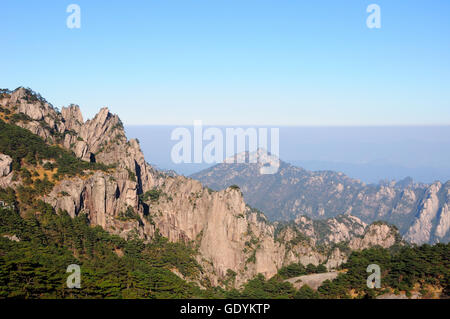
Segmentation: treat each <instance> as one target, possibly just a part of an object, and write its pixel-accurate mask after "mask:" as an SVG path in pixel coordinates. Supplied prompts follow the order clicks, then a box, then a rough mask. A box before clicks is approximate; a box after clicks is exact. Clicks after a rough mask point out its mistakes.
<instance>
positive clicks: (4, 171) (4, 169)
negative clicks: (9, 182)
mask: <svg viewBox="0 0 450 319" xmlns="http://www.w3.org/2000/svg"><path fill="white" fill-rule="evenodd" d="M11 163H12V159H11V157H9V156H8V155H5V154H1V153H0V177H4V176H7V175H9V173H11Z"/></svg>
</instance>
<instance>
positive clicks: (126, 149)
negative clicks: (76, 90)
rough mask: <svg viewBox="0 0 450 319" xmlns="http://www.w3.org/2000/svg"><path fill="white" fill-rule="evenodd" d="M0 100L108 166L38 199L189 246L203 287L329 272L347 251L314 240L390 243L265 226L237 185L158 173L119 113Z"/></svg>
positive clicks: (345, 226) (27, 122)
mask: <svg viewBox="0 0 450 319" xmlns="http://www.w3.org/2000/svg"><path fill="white" fill-rule="evenodd" d="M0 106H1V107H2V108H3V109H7V110H8V114H9V115H8V116H5V114H4V115H3V117H2V118H3V119H5V120H7V121H9V122H10V123H14V124H15V125H18V126H21V127H23V128H25V129H28V130H29V131H31V132H32V133H34V134H37V135H39V136H40V137H42V138H43V139H44V140H45V141H46V142H47V143H49V144H52V145H59V146H62V147H64V148H66V149H68V150H71V151H73V153H74V154H75V155H76V156H77V157H78V158H80V159H82V160H85V161H90V162H97V163H103V164H105V165H110V168H109V169H108V170H106V171H91V172H89V173H88V174H85V175H83V176H75V177H72V178H66V179H64V180H60V181H58V182H57V183H56V185H55V186H54V188H53V189H52V190H51V192H50V193H48V194H46V195H45V196H43V200H44V201H46V202H47V203H49V204H51V205H52V206H53V207H54V208H55V209H56V211H60V210H61V211H67V212H68V213H69V215H70V216H72V217H73V216H77V215H79V214H86V216H87V217H88V219H89V220H90V222H91V223H92V224H93V225H99V226H101V227H103V228H104V229H106V230H108V231H110V232H111V233H114V234H118V235H120V236H122V237H124V238H130V237H133V236H138V237H139V238H142V239H144V240H151V238H153V237H154V236H155V235H156V234H161V235H162V236H164V237H167V238H168V239H169V240H171V241H185V242H188V243H191V244H192V245H194V246H195V247H196V249H197V252H198V255H197V258H198V261H199V263H200V264H201V265H202V267H203V269H204V272H205V276H206V277H207V278H209V280H210V281H211V283H212V284H221V283H222V282H223V281H224V280H225V279H227V278H228V277H229V276H230V273H235V274H236V275H235V276H234V280H235V282H234V285H236V286H239V285H240V284H242V283H243V282H245V281H246V280H248V279H250V278H252V277H253V276H255V275H256V274H258V273H262V274H264V275H265V276H266V277H270V276H272V275H274V274H275V273H276V272H277V270H278V269H279V268H280V267H282V266H284V265H288V264H290V263H293V262H302V263H303V264H305V265H306V264H309V263H312V264H315V265H318V264H322V263H324V264H326V265H327V266H328V267H329V268H333V267H336V266H337V265H339V264H341V263H342V262H343V261H345V259H346V257H347V256H348V254H349V252H350V249H346V247H347V246H348V245H347V246H346V247H344V248H343V247H340V248H338V247H332V246H330V248H329V249H324V248H321V249H318V248H317V247H316V243H319V242H320V243H333V244H337V243H348V242H352V240H356V239H358V240H359V242H355V243H354V244H353V245H354V247H358V248H357V249H361V248H364V247H370V246H372V245H373V244H374V243H375V244H382V245H383V244H385V246H386V247H388V246H390V245H391V243H392V244H393V243H394V242H395V241H393V242H391V241H389V240H390V239H389V240H386V238H384V237H383V238H384V239H383V238H382V236H385V235H386V234H385V232H384V231H382V230H380V231H379V232H376V233H375V235H374V236H375V238H372V237H371V238H366V237H365V236H366V235H367V233H366V230H367V229H370V227H369V228H367V225H366V224H365V223H363V222H361V221H360V220H359V219H357V218H355V217H352V216H345V217H340V218H335V219H331V220H329V221H326V222H325V223H326V225H328V226H327V227H329V230H330V232H331V233H328V234H326V235H324V234H322V233H321V230H320V229H318V228H317V227H320V226H322V224H320V223H319V224H314V223H313V224H312V225H311V223H310V221H308V220H305V223H304V225H303V224H302V222H301V221H299V222H298V223H296V224H292V225H278V224H272V223H270V222H269V221H268V220H267V219H266V217H265V216H264V215H263V214H261V213H260V212H258V211H256V210H254V209H252V208H250V207H249V206H247V205H246V203H245V202H244V198H243V196H242V193H241V191H240V190H239V189H236V188H234V187H230V188H226V189H223V190H221V191H217V192H216V191H211V190H209V189H207V188H204V187H203V186H202V185H201V184H200V182H198V181H195V180H193V179H189V178H186V177H183V176H177V175H174V174H165V173H163V172H159V171H157V170H155V169H154V168H153V167H151V166H150V165H149V164H148V163H147V162H146V161H145V159H144V156H143V154H142V152H141V149H140V147H139V144H138V142H137V141H136V140H127V138H126V136H125V132H124V129H123V125H122V123H121V121H120V119H119V118H118V117H117V116H116V115H113V114H111V113H110V112H109V110H108V109H107V108H103V109H101V110H100V112H99V113H98V114H97V115H96V116H95V117H94V118H93V119H90V120H87V121H84V120H83V117H82V114H81V111H80V109H79V107H78V106H76V105H71V106H69V107H67V108H62V110H61V112H58V111H57V110H56V109H55V108H53V107H52V106H51V105H50V104H49V103H48V102H47V101H45V100H44V99H43V98H42V97H40V96H39V95H37V94H36V93H34V92H32V91H30V90H27V89H24V88H19V89H17V90H15V91H13V92H8V93H4V94H2V95H0ZM1 159H2V162H0V163H2V164H0V165H1V166H0V168H1V169H0V173H1V174H0V186H1V187H5V185H6V186H12V187H15V186H16V185H18V184H19V183H20V179H19V180H18V181H17V182H16V184H14V183H12V182H11V176H12V175H13V172H11V168H10V165H11V162H10V159H8V157H5V156H2V157H1ZM7 179H9V180H7ZM2 181H3V182H2ZM2 183H3V184H2ZM2 185H3V186H2ZM302 221H303V219H302ZM374 227H375V226H374ZM444 227H446V225H443V226H442V228H444ZM371 234H372V232H371ZM383 240H386V241H385V242H383ZM230 270H231V271H232V272H230Z"/></svg>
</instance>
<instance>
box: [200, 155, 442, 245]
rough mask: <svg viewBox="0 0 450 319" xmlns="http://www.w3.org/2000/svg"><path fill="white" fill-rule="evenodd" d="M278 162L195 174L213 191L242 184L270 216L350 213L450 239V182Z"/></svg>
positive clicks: (413, 235) (418, 238)
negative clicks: (361, 176)
mask: <svg viewBox="0 0 450 319" xmlns="http://www.w3.org/2000/svg"><path fill="white" fill-rule="evenodd" d="M280 162H281V164H280V169H279V170H278V172H277V173H276V174H272V175H261V174H260V173H259V164H250V163H222V164H218V165H215V166H213V167H211V168H209V169H206V170H203V171H201V172H199V173H196V174H193V175H191V177H192V178H194V179H197V180H199V181H201V182H202V183H203V184H205V185H206V186H208V187H210V188H212V189H215V190H220V189H224V188H226V187H228V186H230V185H234V184H235V185H238V186H239V187H240V188H241V190H242V192H243V194H244V198H245V200H246V201H247V202H248V203H249V204H250V205H252V206H254V207H256V208H258V209H261V210H262V211H264V212H265V214H266V215H267V216H268V217H269V218H270V219H271V220H293V219H295V218H296V217H297V216H299V215H307V216H309V217H311V218H329V217H334V216H337V215H339V214H344V213H347V214H352V215H354V216H357V217H359V218H361V219H362V220H363V221H365V222H367V223H371V222H374V221H377V220H384V221H387V222H389V223H392V224H395V225H396V226H397V227H398V228H399V230H400V232H401V233H402V234H405V235H406V238H407V239H408V240H409V241H411V242H414V243H426V242H428V243H432V242H448V241H449V239H450V231H449V229H450V215H449V212H448V205H449V203H450V182H447V183H445V184H442V183H440V182H435V183H433V184H431V185H424V184H414V183H410V182H409V183H407V182H406V181H403V182H399V183H397V184H395V183H391V184H389V185H366V184H364V183H362V182H360V181H358V180H355V179H352V178H349V177H348V176H345V175H344V174H342V173H337V172H332V171H317V172H311V171H307V170H304V169H302V168H299V167H295V166H292V165H290V164H288V163H285V162H283V161H280Z"/></svg>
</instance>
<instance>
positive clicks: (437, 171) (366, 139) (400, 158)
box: [125, 125, 450, 183]
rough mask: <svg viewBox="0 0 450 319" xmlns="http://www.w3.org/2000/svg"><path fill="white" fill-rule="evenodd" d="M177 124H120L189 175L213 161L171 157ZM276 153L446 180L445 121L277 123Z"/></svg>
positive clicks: (156, 160)
mask: <svg viewBox="0 0 450 319" xmlns="http://www.w3.org/2000/svg"><path fill="white" fill-rule="evenodd" d="M176 127H178V126H163V125H158V126H152V125H145V126H134V125H131V126H130V125H126V126H125V129H126V132H127V136H128V137H129V138H138V139H139V141H140V144H141V148H142V150H143V152H144V154H145V156H146V159H147V161H148V162H149V163H151V164H154V165H156V166H157V167H159V168H161V169H172V170H175V171H176V172H177V173H179V174H183V175H191V174H193V173H196V172H198V171H200V170H202V169H205V168H208V167H210V166H212V165H214V164H206V163H203V164H175V163H173V162H172V160H171V157H170V152H171V148H172V147H173V146H174V145H175V143H176V141H172V140H171V139H170V134H171V132H172V130H173V129H174V128H176ZM206 127H208V126H205V128H206ZM241 127H242V128H244V129H245V128H248V127H247V126H241ZM186 128H187V129H189V130H192V126H191V127H189V126H186ZM218 128H220V129H222V130H224V129H225V127H224V126H219V127H218ZM280 158H281V160H283V161H285V162H288V163H291V164H293V165H295V166H301V167H303V168H305V169H308V170H333V171H341V172H343V173H345V174H346V175H348V176H350V177H352V178H356V179H360V180H362V181H364V182H366V183H377V182H379V181H380V180H384V179H388V180H393V179H395V180H400V179H403V178H405V177H408V176H410V177H412V178H413V179H414V180H415V181H417V182H423V183H431V182H433V181H435V180H440V181H443V182H445V181H447V180H450V126H427V127H424V126H417V127H280Z"/></svg>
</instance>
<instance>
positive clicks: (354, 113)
mask: <svg viewBox="0 0 450 319" xmlns="http://www.w3.org/2000/svg"><path fill="white" fill-rule="evenodd" d="M72 3H74V4H78V5H79V6H80V8H81V28H80V29H69V28H67V26H66V19H67V17H68V16H69V13H67V12H66V8H67V6H68V5H69V4H72ZM372 3H376V4H378V5H379V6H380V8H381V28H379V29H369V28H368V27H367V25H366V19H367V17H368V16H369V13H367V12H366V8H367V6H368V5H369V4H372ZM449 17H450V1H448V0H439V1H438V0H434V1H426V0H423V1H422V0H420V1H419V0H396V1H392V0H389V1H382V0H371V1H360V0H345V1H344V0H342V1H335V0H330V1H325V0H316V1H298V0H296V1H293V0H270V1H269V0H226V1H225V0H158V1H157V0H146V1H132V0H130V1H93V0H89V1H84V0H71V1H50V0H49V1H36V0H33V1H31V0H29V1H25V0H2V2H1V9H0V30H2V41H1V44H0V59H1V61H2V63H1V70H0V87H1V88H9V89H14V88H16V87H18V86H25V87H31V88H32V89H33V90H35V91H37V92H40V93H41V95H42V96H44V97H45V98H46V99H47V100H48V101H49V102H51V103H52V104H53V105H54V106H56V107H61V106H63V105H68V104H70V103H76V104H79V105H80V106H81V108H82V111H83V114H84V116H85V118H90V117H92V116H93V115H94V114H95V113H96V112H97V111H98V109H99V108H100V107H103V106H107V107H109V108H110V109H111V111H112V112H114V113H117V114H119V116H120V117H121V119H122V120H123V122H124V123H125V124H126V125H145V124H152V125H154V124H157V125H192V123H193V121H194V120H202V121H203V122H204V123H205V124H208V125H244V124H248V125H280V126H281V125H303V126H304V125H306V126H329V125H332V126H359V125H361V126H365V125H375V126H376V125H449V124H450V18H449Z"/></svg>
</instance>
